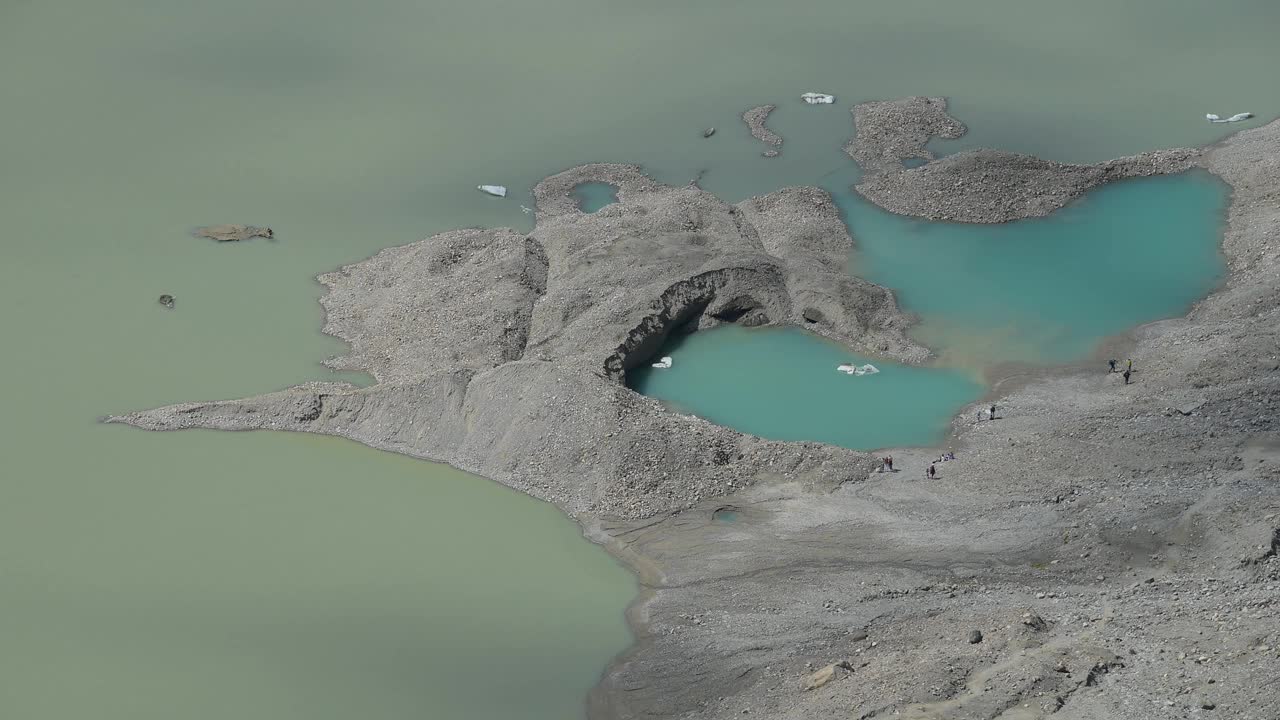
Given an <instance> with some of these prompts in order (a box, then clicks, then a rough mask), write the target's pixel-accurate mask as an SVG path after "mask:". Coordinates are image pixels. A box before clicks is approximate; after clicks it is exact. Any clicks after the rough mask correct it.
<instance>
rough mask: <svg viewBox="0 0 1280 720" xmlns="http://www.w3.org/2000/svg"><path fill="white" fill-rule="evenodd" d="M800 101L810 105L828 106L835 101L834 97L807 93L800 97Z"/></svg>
mask: <svg viewBox="0 0 1280 720" xmlns="http://www.w3.org/2000/svg"><path fill="white" fill-rule="evenodd" d="M800 99H801V100H803V101H805V102H807V103H809V104H810V105H830V104H831V103H833V102H835V101H836V96H835V95H828V94H826V93H817V92H807V93H805V94H803V95H801V96H800Z"/></svg>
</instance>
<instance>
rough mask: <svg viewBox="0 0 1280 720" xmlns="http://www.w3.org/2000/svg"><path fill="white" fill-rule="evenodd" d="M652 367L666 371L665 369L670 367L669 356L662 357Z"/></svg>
mask: <svg viewBox="0 0 1280 720" xmlns="http://www.w3.org/2000/svg"><path fill="white" fill-rule="evenodd" d="M653 366H654V367H656V368H659V369H661V370H666V369H667V368H669V367H671V356H670V355H663V356H662V359H661V360H659V361H658V362H656V363H654V364H653Z"/></svg>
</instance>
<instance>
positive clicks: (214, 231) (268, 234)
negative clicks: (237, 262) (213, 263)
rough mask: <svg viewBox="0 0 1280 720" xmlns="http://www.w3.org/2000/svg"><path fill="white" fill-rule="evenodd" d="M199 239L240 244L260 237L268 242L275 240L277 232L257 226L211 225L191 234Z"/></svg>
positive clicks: (197, 229)
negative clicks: (242, 241)
mask: <svg viewBox="0 0 1280 720" xmlns="http://www.w3.org/2000/svg"><path fill="white" fill-rule="evenodd" d="M191 234H192V235H195V236H196V237H198V238H208V239H209V240H214V241H217V242H239V241H241V240H252V239H253V238H256V237H260V238H266V239H268V240H271V239H274V238H275V232H274V231H272V229H271V228H269V227H257V226H255V225H209V226H207V227H201V228H196V229H195V230H194V231H192V233H191Z"/></svg>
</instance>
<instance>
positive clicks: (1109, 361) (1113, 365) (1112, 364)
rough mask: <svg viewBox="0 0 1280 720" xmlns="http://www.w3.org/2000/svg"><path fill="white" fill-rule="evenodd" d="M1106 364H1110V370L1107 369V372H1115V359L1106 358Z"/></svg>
mask: <svg viewBox="0 0 1280 720" xmlns="http://www.w3.org/2000/svg"><path fill="white" fill-rule="evenodd" d="M1107 365H1110V366H1111V369H1110V370H1108V371H1107V372H1115V371H1116V361H1115V360H1108V361H1107Z"/></svg>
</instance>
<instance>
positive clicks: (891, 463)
mask: <svg viewBox="0 0 1280 720" xmlns="http://www.w3.org/2000/svg"><path fill="white" fill-rule="evenodd" d="M884 461H885V462H887V463H889V472H893V456H892V455H890V456H888V457H886V458H885V459H884Z"/></svg>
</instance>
